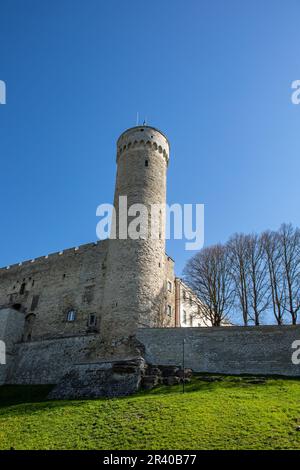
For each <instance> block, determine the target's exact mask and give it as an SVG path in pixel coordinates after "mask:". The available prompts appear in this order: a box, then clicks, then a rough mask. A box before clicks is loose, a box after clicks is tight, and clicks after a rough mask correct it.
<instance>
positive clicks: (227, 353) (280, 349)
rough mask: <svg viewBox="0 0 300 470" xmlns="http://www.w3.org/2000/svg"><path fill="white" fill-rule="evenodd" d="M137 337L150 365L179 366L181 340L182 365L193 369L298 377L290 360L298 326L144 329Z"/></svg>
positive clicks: (298, 370)
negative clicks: (183, 361)
mask: <svg viewBox="0 0 300 470" xmlns="http://www.w3.org/2000/svg"><path fill="white" fill-rule="evenodd" d="M137 338H138V339H139V341H141V343H143V344H144V346H145V358H146V361H147V362H149V363H152V364H164V365H178V366H181V365H182V359H183V340H185V343H184V349H185V367H189V368H191V369H193V370H194V371H197V372H208V373H223V374H263V375H264V374H266V375H286V376H298V377H299V376H300V365H299V364H298V365H296V364H293V362H292V354H293V352H294V351H295V350H294V349H293V348H292V343H293V342H294V341H295V340H299V339H300V325H297V326H290V325H289V326H253V327H245V326H234V327H211V328H152V329H150V328H147V329H140V330H139V331H138V334H137Z"/></svg>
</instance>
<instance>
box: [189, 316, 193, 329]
mask: <svg viewBox="0 0 300 470" xmlns="http://www.w3.org/2000/svg"><path fill="white" fill-rule="evenodd" d="M190 326H193V315H192V314H191V315H190Z"/></svg>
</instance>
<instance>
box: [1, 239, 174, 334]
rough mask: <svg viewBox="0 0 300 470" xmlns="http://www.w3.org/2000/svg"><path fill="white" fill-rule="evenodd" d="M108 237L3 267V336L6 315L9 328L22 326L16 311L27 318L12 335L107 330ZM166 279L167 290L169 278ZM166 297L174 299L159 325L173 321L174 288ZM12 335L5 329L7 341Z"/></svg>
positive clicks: (168, 265)
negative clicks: (104, 307) (92, 319)
mask: <svg viewBox="0 0 300 470" xmlns="http://www.w3.org/2000/svg"><path fill="white" fill-rule="evenodd" d="M108 243H109V241H108V240H104V241H102V242H97V243H89V244H86V245H82V246H80V247H78V248H71V249H68V250H64V251H62V252H60V253H54V254H50V255H48V256H43V257H40V258H37V259H35V260H30V261H25V262H24V263H20V264H16V265H12V266H10V267H5V268H2V269H0V339H1V338H2V336H3V335H4V331H5V328H6V327H7V324H8V323H7V317H8V316H9V317H10V319H11V320H10V323H9V325H10V329H9V331H10V332H13V330H14V329H15V330H16V331H19V327H18V325H17V323H15V322H16V316H18V317H20V318H22V321H23V323H22V334H21V335H19V336H20V337H18V339H16V337H15V335H12V337H13V339H14V341H16V340H18V341H24V342H29V341H39V340H42V339H50V338H58V337H69V336H76V335H85V334H92V333H101V336H102V335H103V336H105V335H106V334H107V332H105V330H104V329H103V328H102V326H101V320H102V315H103V312H102V304H103V291H104V284H105V276H106V271H107V259H106V258H107V249H108ZM165 260H166V261H165V263H164V266H165V269H166V273H164V276H166V277H167V278H168V279H170V280H172V282H173V283H174V262H173V260H172V259H171V258H169V257H168V256H167V255H165ZM123 275H124V277H125V279H126V275H125V273H123ZM164 280H165V277H164ZM164 285H165V291H166V293H167V282H166V281H165V282H164ZM116 288H117V289H118V287H116ZM165 302H167V303H168V304H169V305H172V316H171V317H169V316H168V315H167V311H166V308H164V309H163V312H162V313H163V315H162V317H163V318H162V319H161V320H162V321H161V323H160V322H159V319H157V322H156V324H155V326H161V325H166V326H174V311H175V310H174V305H175V298H173V294H171V295H169V293H168V294H166V299H165ZM7 309H8V310H7ZM70 310H74V312H75V320H74V321H72V322H69V321H67V314H68V312H69V311H70ZM90 315H95V324H94V325H90V324H89V320H90ZM166 320H167V321H166ZM8 338H9V334H8V330H6V341H8Z"/></svg>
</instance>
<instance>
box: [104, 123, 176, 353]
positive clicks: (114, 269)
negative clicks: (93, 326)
mask: <svg viewBox="0 0 300 470" xmlns="http://www.w3.org/2000/svg"><path fill="white" fill-rule="evenodd" d="M168 161H169V143H168V140H167V138H166V137H165V136H164V134H163V133H162V132H161V131H159V130H158V129H155V128H154V127H150V126H137V127H133V128H131V129H128V130H126V131H125V132H124V133H123V134H122V135H121V136H120V137H119V139H118V142H117V177H116V186H115V195H114V207H115V209H116V215H117V217H116V229H117V230H116V236H117V238H116V239H114V240H113V239H110V240H109V248H108V255H107V263H106V281H105V289H104V299H103V308H102V320H101V333H102V339H103V341H104V342H105V344H106V350H107V351H110V353H108V354H110V355H116V356H118V355H120V356H121V355H124V354H125V355H126V354H127V356H128V355H130V354H131V353H132V351H133V347H132V342H133V343H134V334H135V332H136V329H137V328H138V327H154V326H157V325H158V318H159V316H160V315H162V310H163V309H164V308H165V305H164V298H165V290H166V285H165V279H166V277H165V207H164V206H165V203H166V173H167V167H168ZM120 196H127V205H128V209H130V208H131V207H132V206H133V205H134V204H143V205H144V206H145V207H146V208H147V210H148V214H149V215H148V224H147V226H148V227H147V228H148V229H150V227H151V226H152V228H154V233H153V231H152V234H151V233H150V231H149V232H148V237H145V236H144V235H145V234H144V233H141V234H140V236H139V238H138V239H132V238H129V237H127V238H125V237H124V233H120V232H119V229H120V224H119V217H120V214H121V217H122V216H124V211H122V208H121V207H120V199H119V198H120ZM123 202H124V199H123ZM121 205H122V204H121ZM151 205H162V207H159V206H156V209H155V212H154V213H153V211H152V212H151V211H150V207H151ZM135 209H136V206H133V207H132V209H131V210H133V212H135ZM139 214H140V213H139V212H137V213H136V216H139ZM136 216H133V215H131V216H128V220H127V225H126V226H127V227H129V226H130V223H131V222H132V221H133V220H134V219H135V220H136ZM123 228H124V227H123ZM138 228H139V227H138Z"/></svg>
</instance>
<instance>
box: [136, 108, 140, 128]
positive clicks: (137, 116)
mask: <svg viewBox="0 0 300 470" xmlns="http://www.w3.org/2000/svg"><path fill="white" fill-rule="evenodd" d="M136 125H137V126H138V125H139V112H138V111H137V113H136Z"/></svg>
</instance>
